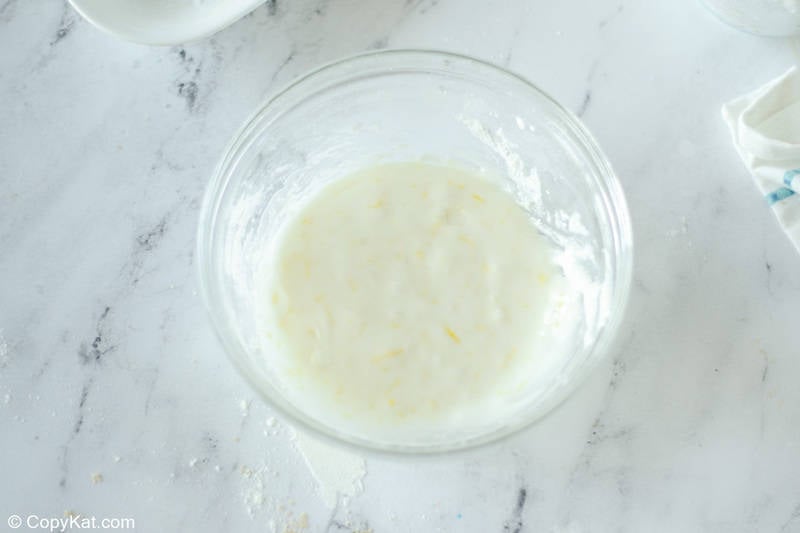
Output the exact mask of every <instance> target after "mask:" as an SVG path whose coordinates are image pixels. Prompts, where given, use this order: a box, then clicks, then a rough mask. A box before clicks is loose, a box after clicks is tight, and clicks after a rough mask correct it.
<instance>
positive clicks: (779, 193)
mask: <svg viewBox="0 0 800 533" xmlns="http://www.w3.org/2000/svg"><path fill="white" fill-rule="evenodd" d="M794 193H795V192H794V191H793V190H792V189H787V188H786V187H781V188H780V189H775V190H774V191H772V192H771V193H769V194H767V195H766V196H764V198H766V200H767V204H769V205H772V204H776V203H778V202H780V201H781V200H785V199H787V198H789V197H790V196H792V195H793V194H794Z"/></svg>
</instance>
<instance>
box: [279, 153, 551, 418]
mask: <svg viewBox="0 0 800 533" xmlns="http://www.w3.org/2000/svg"><path fill="white" fill-rule="evenodd" d="M268 270H269V271H268V274H267V275H268V280H269V281H268V294H267V295H266V299H267V301H268V305H267V307H268V309H269V312H268V317H269V320H268V326H267V327H268V336H269V337H270V338H271V339H272V342H273V343H275V345H276V346H278V348H279V350H278V351H279V352H280V353H281V354H282V357H283V358H284V359H285V373H286V378H287V380H288V381H289V382H291V385H290V386H291V387H292V388H294V389H295V390H300V391H302V393H303V394H305V395H309V394H311V395H313V396H314V397H315V398H316V401H317V402H318V403H319V406H320V409H330V410H334V411H336V412H337V413H338V414H340V415H342V416H344V417H350V418H357V419H363V420H373V421H380V422H383V423H386V422H388V423H397V422H400V421H404V420H405V421H409V420H421V419H427V420H431V419H438V420H441V419H443V418H452V417H458V416H463V415H464V414H465V413H468V412H470V411H471V410H474V409H476V408H486V407H487V406H491V405H494V404H497V403H498V402H501V401H502V399H503V398H506V397H508V396H509V395H510V394H513V393H515V391H517V392H518V389H519V388H520V387H524V386H526V384H527V383H529V378H530V376H531V375H532V373H536V372H537V371H538V370H537V369H540V368H541V367H542V365H543V364H544V361H545V360H546V359H547V356H548V354H545V353H541V350H538V349H537V346H538V345H539V341H540V339H541V338H542V336H543V335H544V332H545V331H546V330H547V328H548V320H552V318H553V317H552V310H553V309H557V308H558V306H559V300H560V298H562V292H561V291H560V289H559V287H561V284H560V281H561V276H560V274H559V273H558V272H557V269H556V267H555V266H554V264H553V261H552V256H551V250H550V248H549V247H548V245H547V243H546V242H545V240H544V239H543V238H542V237H541V236H540V235H539V234H538V232H537V230H536V229H535V227H534V226H533V224H532V223H531V221H530V220H529V218H528V216H527V215H526V213H525V212H524V211H523V210H522V209H521V208H520V207H519V206H518V205H517V204H516V203H515V202H514V200H513V198H512V197H511V196H510V195H509V194H508V193H506V192H505V191H503V190H502V189H501V188H500V187H499V186H498V185H496V184H494V183H492V182H491V181H489V180H487V179H484V178H482V177H480V176H478V175H474V174H471V173H469V172H466V171H464V170H460V169H457V168H451V167H444V166H435V165H431V164H425V163H403V164H392V165H383V166H376V167H372V168H369V169H366V170H363V171H361V172H359V173H356V174H354V175H351V176H349V177H346V178H344V179H341V180H339V181H336V182H334V183H333V184H331V185H328V186H327V187H325V188H324V189H323V190H322V191H320V192H319V193H318V194H316V195H315V196H314V197H313V198H312V199H311V201H310V202H309V203H308V204H306V205H305V206H304V207H303V208H302V209H301V210H300V211H299V212H298V213H297V214H296V216H294V217H293V218H292V219H291V220H290V221H289V222H288V223H287V225H286V227H285V228H284V230H283V232H282V235H281V236H280V240H279V243H278V245H277V254H276V256H275V259H274V261H273V262H272V263H271V265H270V268H269V269H268Z"/></svg>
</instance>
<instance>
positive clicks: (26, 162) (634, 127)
mask: <svg viewBox="0 0 800 533" xmlns="http://www.w3.org/2000/svg"><path fill="white" fill-rule="evenodd" d="M384 47H428V48H438V49H446V50H451V51H457V52H461V53H465V54H470V55H474V56H478V57H481V58H485V59H488V60H491V61H493V62H496V63H499V64H502V65H506V66H508V67H510V68H511V69H513V70H515V71H517V72H519V73H520V74H522V75H524V76H526V77H528V78H529V79H530V80H532V81H533V82H534V83H536V84H538V85H539V86H541V87H542V88H544V89H545V90H546V91H548V92H549V93H551V94H552V95H553V96H555V97H556V98H557V99H558V100H560V101H561V102H562V103H564V104H565V105H566V106H567V107H570V108H571V109H573V110H575V111H577V112H578V113H579V114H580V115H581V116H582V117H583V119H584V121H585V122H586V123H587V125H588V126H589V127H590V129H591V130H592V131H593V132H594V133H595V135H596V136H597V138H598V140H599V142H600V144H601V146H603V148H604V150H605V151H606V154H607V155H608V157H609V159H610V160H611V161H612V163H613V164H614V166H615V168H616V171H617V173H618V174H619V177H620V180H621V181H622V184H623V186H624V188H625V191H626V194H627V196H628V200H629V203H630V208H631V213H632V219H633V226H634V233H635V248H636V253H635V280H634V287H633V291H632V297H631V301H630V305H629V312H628V314H627V319H626V321H625V325H624V327H623V330H622V332H621V334H620V337H619V341H618V343H617V346H616V347H615V349H614V350H613V351H612V353H611V356H610V357H609V359H608V362H607V363H606V364H604V365H602V366H601V367H599V368H598V369H597V370H596V372H594V374H593V375H592V376H591V378H590V379H589V380H588V382H587V383H586V384H585V386H583V387H582V388H581V389H580V391H579V392H578V393H576V394H575V395H574V396H573V397H572V398H571V399H570V400H569V401H568V402H567V403H565V404H564V405H563V406H561V407H560V408H559V409H558V410H556V411H555V412H554V413H552V414H551V415H550V416H549V417H547V418H546V419H545V420H544V421H542V422H541V423H539V424H537V425H535V426H534V427H532V428H530V429H529V430H527V431H525V432H524V433H522V434H520V435H517V436H515V437H513V438H511V439H509V440H506V441H504V442H502V443H500V444H498V445H496V446H492V447H490V448H486V449H481V450H476V451H473V452H468V453H463V454H458V455H454V456H447V457H438V458H428V459H422V460H420V459H416V460H415V459H391V458H385V457H364V458H356V460H357V461H358V464H360V465H362V466H363V468H364V470H365V474H364V472H362V474H361V475H360V476H359V478H358V479H357V480H354V481H357V482H358V483H357V484H356V486H354V487H353V490H352V491H350V496H349V497H348V494H345V493H344V492H346V491H344V490H343V493H342V494H340V495H339V497H338V498H337V497H336V493H335V489H336V487H334V488H333V490H334V494H333V499H332V500H331V497H330V496H331V494H330V490H331V487H327V488H326V487H320V486H318V485H319V483H318V481H317V478H318V477H319V476H315V473H314V472H312V470H310V469H309V461H307V455H306V454H304V453H303V450H302V447H301V446H300V445H299V444H298V438H297V436H296V435H295V433H294V431H293V430H292V428H291V427H289V426H288V425H287V424H285V423H284V422H283V421H281V420H279V419H278V420H275V419H274V418H273V412H272V410H271V409H270V408H269V407H268V406H267V405H264V404H263V403H262V402H261V401H260V400H259V399H257V398H256V397H255V394H254V393H253V392H252V391H251V390H250V389H249V388H248V387H247V385H246V384H245V382H244V381H243V380H242V379H241V378H240V377H239V375H237V374H236V372H235V371H234V369H233V368H232V366H231V365H230V364H229V363H228V361H227V360H226V358H225V356H224V354H223V353H222V349H221V347H220V345H219V344H218V342H217V340H216V338H215V336H214V334H213V332H212V331H211V329H210V326H209V321H208V319H207V317H206V313H205V310H204V308H203V306H202V303H201V301H200V298H199V296H198V291H197V283H196V278H195V265H194V264H193V263H194V235H195V228H196V223H197V216H198V204H199V201H200V198H201V195H202V193H203V189H204V186H205V184H206V181H207V180H208V178H209V176H210V174H211V171H212V168H213V166H214V164H215V163H216V160H217V158H218V157H219V156H220V155H221V153H222V150H223V148H224V146H225V144H226V143H227V141H228V140H229V139H230V137H231V136H232V135H233V133H234V132H235V130H236V129H237V128H238V126H239V125H240V124H241V123H242V122H243V120H244V119H245V118H246V117H247V116H248V114H249V113H250V112H251V110H252V109H254V107H255V106H256V105H257V104H258V103H259V102H260V101H261V100H262V99H263V98H264V97H265V95H267V94H268V93H270V92H271V91H273V90H274V89H276V88H277V87H278V86H280V85H283V84H285V83H286V82H288V81H289V80H291V79H292V78H293V77H295V76H297V75H299V74H301V73H303V72H304V71H306V70H308V69H309V68H311V67H314V66H317V65H320V64H321V63H323V62H325V61H328V60H331V59H334V58H338V57H340V56H343V55H347V54H352V53H355V52H359V51H364V50H368V49H375V48H384ZM798 50H800V43H798V42H792V41H789V40H769V39H760V38H756V37H752V36H748V35H745V34H741V33H738V32H736V31H734V30H732V29H730V28H728V27H726V26H724V25H722V24H720V23H719V22H717V20H715V19H714V18H713V17H712V16H711V15H709V14H708V13H707V12H705V11H704V10H703V9H702V7H701V6H700V5H699V4H698V3H696V2H695V1H692V0H686V1H675V2H646V1H644V0H596V1H593V2H585V1H582V0H565V1H563V2H544V1H539V0H535V1H533V0H490V1H486V0H340V1H338V2H329V1H327V0H291V1H290V0H277V1H275V0H272V1H269V2H267V3H266V5H264V6H263V7H261V8H259V9H258V10H256V11H255V12H254V13H252V14H251V15H249V16H248V17H246V18H245V19H243V20H241V21H239V22H238V23H236V24H234V25H233V26H231V27H230V28H228V29H226V30H225V31H223V32H221V33H219V34H217V35H216V36H214V37H213V38H210V39H206V40H203V41H201V42H199V43H196V44H191V45H187V46H184V47H173V48H156V47H145V46H139V45H134V44H128V43H125V42H121V41H118V40H115V39H114V38H112V37H109V36H107V35H106V34H104V33H102V32H100V31H98V30H97V29H95V28H94V27H92V26H91V25H89V24H88V23H86V22H85V21H83V20H81V19H80V18H79V17H78V16H77V14H76V13H75V12H74V11H73V10H72V9H71V8H70V7H69V6H68V5H67V4H65V3H64V2H62V1H59V0H37V1H31V0H0V102H1V103H0V110H1V111H0V184H1V185H2V188H1V189H0V191H1V192H0V251H2V253H0V425H1V426H2V430H1V431H2V453H0V473H2V477H3V483H2V488H1V489H0V529H3V528H5V527H6V520H7V518H6V517H7V516H10V515H12V514H15V515H19V516H20V517H22V518H23V519H25V518H26V517H27V516H29V515H36V516H38V517H63V516H68V515H69V514H70V513H73V514H75V515H79V516H83V517H89V516H94V517H96V518H97V519H98V520H99V519H101V518H103V517H112V518H113V517H132V518H134V519H135V524H136V530H138V531H272V532H276V533H289V532H299V531H323V532H367V531H374V532H375V533H384V532H407V531H432V532H439V531H441V532H451V531H452V532H461V531H464V532H480V533H484V532H498V533H501V532H507V533H520V532H540V531H541V532H550V531H553V532H574V533H581V532H594V531H625V532H628V531H630V532H642V531H681V532H687V531H719V532H736V531H775V532H792V531H800V385H798V383H800V341H799V340H798V338H797V337H796V335H797V334H798V318H797V317H798V312H799V310H800V277H798V276H797V272H798V271H800V256H799V255H798V254H797V252H796V251H795V250H794V249H793V248H792V245H791V244H790V242H789V241H788V239H787V238H786V237H785V236H784V235H783V234H782V232H781V230H780V228H779V227H778V225H777V223H776V221H775V219H774V217H773V215H772V213H771V212H770V210H769V209H768V208H767V206H766V205H765V202H764V201H763V199H762V198H761V196H760V194H759V193H758V191H757V190H756V188H755V186H754V184H753V183H752V182H751V179H750V177H749V176H748V174H747V172H746V170H745V168H744V166H743V165H742V164H741V162H740V161H739V160H738V158H737V156H736V153H735V152H734V149H733V147H732V145H731V143H730V141H729V136H728V132H727V131H726V129H725V126H724V124H723V122H722V120H721V118H720V111H719V109H720V105H721V104H722V103H723V102H724V101H726V100H728V99H730V98H732V97H733V96H736V95H738V94H740V93H742V92H745V91H747V90H750V89H752V88H754V87H755V86H757V85H759V84H761V83H763V82H765V81H766V80H768V79H770V78H772V77H774V76H777V75H778V74H780V73H781V72H783V71H784V70H785V69H786V68H788V67H789V66H790V65H791V64H792V63H794V62H797V61H798V59H800V55H799V54H798ZM793 332H794V333H793ZM331 453H333V452H331ZM349 459H353V458H352V457H351V458H349ZM336 464H339V463H338V462H336ZM311 467H312V468H313V465H311ZM326 490H327V491H328V493H327V494H326V493H325V491H326ZM26 528H27V526H26V525H23V527H22V529H21V530H26ZM3 530H5V529H3ZM9 530H10V529H9Z"/></svg>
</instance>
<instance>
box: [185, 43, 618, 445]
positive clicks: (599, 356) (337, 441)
mask: <svg viewBox="0 0 800 533" xmlns="http://www.w3.org/2000/svg"><path fill="white" fill-rule="evenodd" d="M401 56H406V57H408V58H409V59H414V58H426V57H433V58H438V59H443V60H447V59H450V60H454V61H460V62H464V63H467V64H470V63H471V64H474V65H475V66H477V67H478V68H481V69H488V70H491V71H494V73H496V74H499V75H501V76H507V77H510V78H512V79H513V80H514V81H517V82H519V83H521V84H523V85H524V86H525V87H526V88H527V89H529V90H531V91H532V92H533V93H534V94H536V95H537V96H539V97H541V98H543V100H544V101H545V102H546V104H548V105H549V106H551V110H550V111H552V112H553V113H555V114H556V115H558V116H559V118H560V119H561V120H562V121H563V123H564V125H566V126H567V127H568V128H569V133H571V134H572V135H573V136H574V137H575V138H576V139H577V141H578V143H579V144H580V148H582V149H583V151H584V152H585V155H586V156H587V160H588V162H589V163H591V165H593V166H594V167H595V170H596V172H594V173H592V174H593V178H592V179H593V181H594V182H595V184H596V186H597V193H598V195H599V197H600V198H602V203H603V208H604V210H605V212H606V216H607V217H608V219H609V221H610V224H608V225H609V226H611V227H612V228H611V230H610V233H611V244H613V248H614V253H613V256H614V259H615V263H614V266H615V268H614V269H612V272H611V274H612V275H613V289H612V291H613V294H612V298H611V302H610V307H609V309H610V311H609V314H608V318H607V321H606V323H605V324H604V325H603V326H602V328H601V330H600V331H599V333H598V335H597V338H596V340H595V342H594V344H593V345H592V347H591V348H590V349H589V350H588V351H587V352H586V353H585V354H584V357H585V359H586V360H587V362H586V363H584V364H582V365H581V366H580V367H579V368H577V369H576V370H575V371H574V373H572V374H571V376H570V383H569V384H568V385H565V386H564V387H563V388H562V390H561V392H560V393H557V394H555V395H554V398H552V399H551V400H550V401H545V402H544V407H542V408H540V409H539V410H538V413H537V414H536V415H534V416H529V417H524V416H523V417H520V418H519V420H517V421H515V422H514V423H512V424H508V425H505V426H502V427H500V428H497V429H495V430H493V431H491V432H487V433H483V434H480V435H478V436H475V437H469V438H467V439H461V440H458V441H454V442H446V443H437V444H435V445H425V446H414V445H406V444H403V445H392V444H384V443H377V444H376V443H374V442H370V441H369V440H368V439H365V438H360V437H353V436H351V435H348V434H345V433H341V432H337V431H335V429H334V428H331V427H329V426H326V425H324V424H321V423H317V421H315V420H314V419H312V418H311V417H310V416H308V415H306V414H305V413H303V412H302V411H301V410H299V409H297V408H295V407H294V406H292V405H290V404H289V402H287V401H285V400H284V399H283V398H279V397H277V398H276V397H273V396H272V395H269V394H267V393H266V392H265V391H264V390H263V389H262V387H261V386H260V384H259V383H258V382H257V380H256V379H255V378H254V377H253V376H252V375H251V374H250V372H248V370H247V369H246V368H244V365H243V364H242V363H241V362H240V361H239V360H238V358H236V357H234V355H233V352H234V351H238V350H239V348H238V346H237V345H236V343H235V342H233V341H232V339H231V338H230V336H227V335H226V334H225V333H224V332H225V330H226V328H225V327H224V320H223V318H222V316H221V313H219V312H217V311H215V306H214V305H213V302H212V295H211V292H212V288H211V287H210V283H209V281H210V276H209V275H207V270H208V269H207V268H206V267H207V262H208V260H209V259H210V258H211V255H210V254H209V253H207V252H210V249H211V243H212V242H213V233H214V232H213V230H214V228H215V218H216V212H217V208H218V204H219V200H221V198H222V196H223V193H224V191H225V188H226V186H227V182H228V181H229V179H230V176H229V175H227V174H228V173H227V172H226V169H229V167H230V166H231V159H232V158H233V157H234V156H235V155H236V152H237V150H238V149H240V148H241V146H240V145H241V144H242V143H243V142H245V141H247V140H248V136H249V135H250V134H251V133H252V132H251V131H250V130H251V129H252V128H254V127H255V126H256V125H257V123H258V121H259V119H260V118H262V115H264V114H265V113H266V112H267V111H269V110H270V108H271V106H273V105H274V104H275V102H276V101H278V100H280V99H281V98H282V97H284V96H285V95H287V93H291V92H292V91H294V90H295V89H296V88H297V87H298V86H300V85H303V84H305V83H306V82H308V81H309V80H312V79H314V78H317V77H318V76H320V75H322V74H324V73H327V72H329V71H331V70H333V69H336V68H339V67H342V66H346V65H350V64H353V63H357V62H358V61H362V60H368V59H372V58H376V57H386V58H392V57H401ZM412 67H413V68H411V69H410V70H411V71H415V70H416V71H420V72H424V71H425V66H412ZM379 72H380V70H379ZM439 72H441V73H442V74H446V69H439ZM356 79H358V78H357V77H356ZM340 81H341V80H340ZM348 81H352V80H351V79H350V78H348V79H346V80H344V83H347V82H348ZM323 89H324V88H323ZM312 94H314V93H312ZM289 109H291V108H289ZM283 112H286V110H283V111H282V112H281V114H282V113H283ZM198 220H199V223H198V230H197V238H196V250H195V252H196V257H197V263H196V264H197V275H198V279H199V286H200V293H201V296H202V299H203V302H204V305H205V307H206V310H207V312H208V316H209V317H210V319H211V322H212V325H213V329H214V331H215V333H216V335H217V338H218V339H219V340H220V343H221V344H222V347H223V350H224V352H225V355H226V357H227V358H228V360H229V361H230V362H231V363H232V364H233V366H234V367H235V368H236V369H237V371H238V372H239V374H240V375H241V376H242V377H243V378H244V379H245V381H246V382H247V383H248V384H249V385H250V387H251V388H252V389H254V390H255V391H256V392H257V393H258V395H259V396H260V397H261V398H262V399H263V400H264V401H265V402H266V403H267V404H268V405H269V406H271V407H272V408H273V409H274V410H275V411H276V414H278V415H279V416H281V417H282V418H284V419H285V420H286V421H288V422H289V423H290V424H291V425H292V426H296V427H297V428H299V429H300V430H301V431H303V432H304V433H309V434H311V435H313V436H314V437H315V438H319V439H321V440H323V441H325V442H327V443H330V444H333V445H336V446H344V447H345V448H348V449H350V450H352V451H356V452H358V453H364V452H367V453H370V454H378V455H388V456H392V457H419V456H438V455H442V454H454V453H460V452H466V451H473V450H476V449H479V448H486V447H489V446H492V445H495V444H497V443H500V442H503V441H505V440H506V439H508V438H509V437H511V436H513V435H517V434H520V433H521V432H523V431H524V430H526V429H529V428H530V427H531V426H533V425H534V424H536V423H538V422H540V421H541V420H543V419H545V418H546V417H548V416H550V415H551V414H552V413H553V412H554V411H555V410H556V409H557V408H558V407H559V406H560V405H562V404H563V403H564V402H565V401H566V400H567V399H568V398H570V397H571V396H572V395H573V394H574V392H575V391H576V390H577V389H578V388H580V386H581V385H582V384H583V383H584V382H585V381H586V379H587V377H588V376H589V374H591V372H592V371H593V370H594V369H595V368H596V367H597V365H598V364H599V363H600V362H601V361H603V360H605V359H606V358H607V356H608V354H609V352H610V349H611V346H612V344H613V342H614V341H615V340H616V339H617V337H618V332H619V328H620V326H621V324H622V319H623V317H624V316H625V311H626V307H627V304H628V300H629V296H630V289H631V281H632V274H633V230H632V227H631V219H630V212H629V209H628V203H627V201H626V199H625V194H624V191H623V189H622V185H621V183H620V182H619V179H618V178H617V175H616V174H615V172H614V170H613V168H612V167H611V164H610V162H609V161H608V159H607V158H606V156H605V155H604V154H603V152H602V151H601V149H600V147H599V144H598V143H597V141H596V140H595V138H594V136H593V135H592V134H591V133H590V132H589V130H588V129H587V128H586V126H585V125H584V124H583V122H582V121H581V120H580V118H578V117H577V116H576V115H575V114H574V113H573V112H571V111H570V110H568V109H566V108H565V107H564V106H562V105H561V104H560V103H558V101H556V100H555V99H554V98H553V97H551V96H550V95H549V94H548V93H546V92H545V91H543V90H542V89H540V88H539V87H537V86H536V85H535V84H533V83H532V82H530V81H528V80H527V79H526V78H524V77H523V76H521V75H519V74H516V73H514V72H512V71H510V70H508V69H506V68H504V67H502V66H499V65H496V64H494V63H491V62H489V61H485V60H483V59H478V58H475V57H471V56H467V55H464V54H459V53H454V52H449V51H444V50H436V49H422V48H400V49H383V50H374V51H368V52H363V53H358V54H353V55H349V56H345V57H343V58H340V59H336V60H333V61H330V62H327V63H324V64H322V65H321V66H319V67H317V68H314V69H311V70H309V71H308V72H307V73H305V74H303V75H301V76H298V77H297V78H296V79H294V80H293V81H291V82H290V83H288V84H286V85H285V86H284V87H282V88H280V89H279V90H277V91H274V92H272V93H271V94H270V95H269V96H268V97H267V98H265V99H264V101H263V102H262V103H261V104H260V105H259V106H258V107H257V108H256V109H255V111H254V112H252V113H251V115H250V117H249V118H248V119H247V120H246V121H245V122H244V123H243V125H242V126H241V127H240V128H239V130H238V131H237V132H236V134H235V135H234V136H233V137H232V138H231V140H230V141H229V142H228V144H227V146H226V148H225V150H224V151H223V155H222V157H221V158H220V160H219V162H218V164H217V165H216V167H215V170H214V172H213V174H212V176H211V178H210V179H209V182H208V184H207V186H206V190H205V193H204V196H203V201H202V205H201V208H200V212H199V216H198ZM614 223H616V225H615V224H614Z"/></svg>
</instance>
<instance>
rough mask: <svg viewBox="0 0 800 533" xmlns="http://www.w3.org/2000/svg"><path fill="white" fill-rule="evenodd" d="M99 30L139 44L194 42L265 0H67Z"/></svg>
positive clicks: (233, 20) (232, 21)
mask: <svg viewBox="0 0 800 533" xmlns="http://www.w3.org/2000/svg"><path fill="white" fill-rule="evenodd" d="M69 2H70V3H71V4H72V7H74V8H75V10H76V11H77V12H78V13H80V14H81V16H82V17H83V18H85V19H86V20H88V21H89V22H91V23H92V24H94V25H95V26H97V27H98V28H100V29H101V30H103V31H105V32H107V33H110V34H111V35H114V36H115V37H119V38H120V39H124V40H126V41H133V42H135V43H140V44H155V45H173V44H180V43H186V42H190V41H195V40H197V39H201V38H203V37H207V36H209V35H212V34H214V33H216V32H218V31H220V30H221V29H223V28H225V27H227V26H229V25H230V24H233V23H234V22H236V21H237V20H239V19H240V18H242V17H243V16H245V15H246V14H248V13H249V12H250V11H252V10H254V9H255V8H256V7H258V6H259V5H261V4H262V3H263V2H264V0H69Z"/></svg>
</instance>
